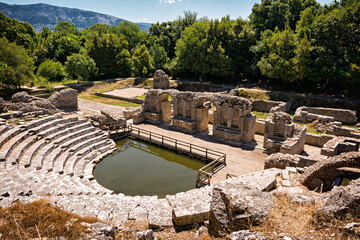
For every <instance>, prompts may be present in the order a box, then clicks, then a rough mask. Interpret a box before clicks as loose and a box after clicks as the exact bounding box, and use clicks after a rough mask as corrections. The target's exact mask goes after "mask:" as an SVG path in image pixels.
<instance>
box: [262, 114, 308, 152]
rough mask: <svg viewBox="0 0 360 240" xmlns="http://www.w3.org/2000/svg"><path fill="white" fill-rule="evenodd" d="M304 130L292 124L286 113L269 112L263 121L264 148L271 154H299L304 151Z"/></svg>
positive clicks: (304, 128)
mask: <svg viewBox="0 0 360 240" xmlns="http://www.w3.org/2000/svg"><path fill="white" fill-rule="evenodd" d="M306 129H307V128H306V127H300V126H298V125H296V124H294V123H293V122H292V120H291V117H290V115H289V114H287V113H284V112H277V111H275V112H271V113H270V114H269V116H268V117H267V119H266V121H265V132H264V148H265V149H267V150H270V151H273V152H281V153H290V154H300V153H301V152H302V151H303V150H304V145H305V138H306Z"/></svg>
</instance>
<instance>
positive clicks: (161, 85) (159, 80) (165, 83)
mask: <svg viewBox="0 0 360 240" xmlns="http://www.w3.org/2000/svg"><path fill="white" fill-rule="evenodd" d="M169 87H170V82H169V76H168V75H167V74H166V73H165V72H164V71H163V70H160V69H159V70H156V72H155V74H154V83H153V88H154V89H168V88H169Z"/></svg>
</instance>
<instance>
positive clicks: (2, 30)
mask: <svg viewBox="0 0 360 240" xmlns="http://www.w3.org/2000/svg"><path fill="white" fill-rule="evenodd" d="M2 37H6V38H7V39H8V40H9V41H10V42H15V43H16V44H17V45H21V46H23V47H24V48H26V49H32V48H33V44H34V37H35V31H34V29H33V28H32V26H31V25H30V24H29V23H23V22H19V21H18V20H16V19H11V18H9V17H6V16H5V14H4V13H3V12H0V38H2Z"/></svg>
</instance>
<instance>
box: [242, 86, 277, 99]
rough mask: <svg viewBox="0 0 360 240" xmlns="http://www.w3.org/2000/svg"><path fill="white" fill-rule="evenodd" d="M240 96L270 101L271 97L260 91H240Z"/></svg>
mask: <svg viewBox="0 0 360 240" xmlns="http://www.w3.org/2000/svg"><path fill="white" fill-rule="evenodd" d="M239 96H240V97H244V98H247V99H250V100H252V101H254V100H270V96H269V94H268V93H267V92H264V91H258V90H244V89H241V90H239Z"/></svg>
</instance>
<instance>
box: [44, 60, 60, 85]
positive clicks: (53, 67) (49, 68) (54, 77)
mask: <svg viewBox="0 0 360 240" xmlns="http://www.w3.org/2000/svg"><path fill="white" fill-rule="evenodd" d="M37 75H38V76H40V77H43V78H46V79H48V80H49V81H52V82H55V81H61V80H62V79H63V78H64V77H65V72H64V69H63V67H62V65H61V63H59V62H55V61H53V60H49V59H47V60H45V61H44V62H42V63H41V64H40V66H39V68H38V70H37Z"/></svg>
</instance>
